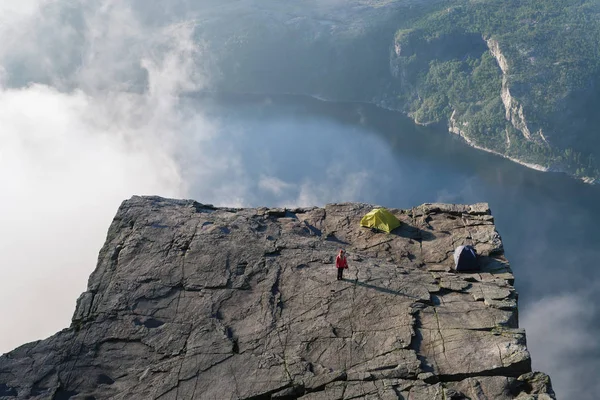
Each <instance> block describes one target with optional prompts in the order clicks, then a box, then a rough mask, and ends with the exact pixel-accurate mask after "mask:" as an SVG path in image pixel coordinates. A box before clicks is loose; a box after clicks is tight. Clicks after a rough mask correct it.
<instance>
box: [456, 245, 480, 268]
mask: <svg viewBox="0 0 600 400" xmlns="http://www.w3.org/2000/svg"><path fill="white" fill-rule="evenodd" d="M454 269H455V270H457V271H459V272H461V271H477V270H479V263H478V262H477V252H476V251H475V249H474V248H473V246H469V245H467V246H458V247H457V248H456V250H454Z"/></svg>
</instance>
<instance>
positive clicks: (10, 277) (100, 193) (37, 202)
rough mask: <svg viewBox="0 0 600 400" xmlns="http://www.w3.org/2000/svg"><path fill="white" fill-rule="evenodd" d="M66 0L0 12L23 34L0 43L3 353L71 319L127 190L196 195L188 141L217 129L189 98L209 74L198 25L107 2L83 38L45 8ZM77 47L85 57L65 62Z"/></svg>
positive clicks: (0, 6) (89, 14) (90, 17)
mask: <svg viewBox="0 0 600 400" xmlns="http://www.w3.org/2000/svg"><path fill="white" fill-rule="evenodd" d="M58 3H60V2H54V4H50V3H47V2H44V1H39V2H34V1H28V2H24V3H23V4H22V7H20V8H17V7H13V8H11V9H10V10H9V11H10V12H11V13H10V14H8V13H5V14H2V13H1V12H0V15H3V17H0V18H1V22H5V21H6V19H7V18H8V19H10V18H12V19H10V21H9V22H11V23H10V24H6V25H2V23H0V26H3V28H2V33H5V32H7V31H10V33H11V34H13V35H14V36H12V37H16V38H19V40H22V43H20V46H19V43H17V42H16V41H14V40H13V41H7V42H3V43H2V44H0V70H1V71H3V74H1V75H2V79H0V84H1V85H0V127H2V128H1V129H0V182H1V183H2V193H3V194H2V196H1V197H0V221H2V224H0V313H1V314H2V315H3V316H4V321H5V324H6V325H9V326H11V329H5V330H3V331H2V334H1V336H0V352H3V351H7V350H10V349H12V348H13V347H16V346H17V345H20V344H23V343H25V342H27V341H31V340H34V339H39V338H42V337H44V336H48V335H50V334H53V333H54V332H56V331H58V330H60V329H62V328H64V327H65V326H67V325H68V323H69V319H70V317H71V314H72V312H73V309H74V305H75V299H76V298H77V297H78V295H79V294H80V293H81V292H82V291H83V290H85V283H86V281H87V277H88V276H89V274H90V272H91V271H92V269H93V268H94V266H95V263H96V258H97V254H98V250H99V248H100V246H101V245H102V243H103V241H104V237H105V234H106V230H107V228H108V225H109V223H110V221H111V219H112V216H113V215H114V213H115V211H116V209H117V207H118V205H119V204H120V202H121V201H122V200H123V199H125V198H128V197H130V196H131V195H133V194H159V195H163V196H172V197H186V195H187V193H188V192H189V182H188V181H187V180H186V179H185V178H184V174H185V173H186V168H189V167H190V164H191V162H192V161H190V160H189V157H190V156H191V154H192V150H191V149H190V150H188V148H194V146H201V145H202V143H203V142H204V141H207V140H209V139H210V138H211V137H212V135H214V132H215V128H214V126H213V125H212V124H211V123H210V122H209V121H207V120H206V119H205V118H204V117H203V116H202V114H201V113H200V112H198V110H195V109H192V108H190V107H187V106H186V104H185V102H184V101H182V98H181V94H184V93H185V92H186V91H191V90H196V89H198V88H201V87H202V86H203V85H204V83H205V80H206V78H205V76H204V75H203V74H202V69H201V68H200V67H199V64H198V60H199V59H200V58H201V56H202V51H201V48H200V47H199V46H198V45H197V44H195V43H194V41H193V38H192V35H193V26H192V25H190V24H185V23H182V24H177V25H171V26H165V27H159V28H157V29H155V30H154V31H153V34H149V30H148V29H146V28H144V27H143V26H141V24H139V23H138V22H137V21H136V19H135V15H134V14H133V13H132V12H131V10H130V9H128V8H127V7H126V6H125V5H123V4H122V3H117V2H112V1H104V2H101V3H99V4H98V7H97V8H94V9H87V10H86V11H85V16H84V24H83V26H85V31H84V32H81V35H82V36H83V37H85V38H86V41H85V43H84V44H83V46H81V43H79V42H78V41H73V40H72V39H73V37H72V36H71V34H70V32H71V30H72V29H74V28H73V27H70V26H63V25H61V22H64V21H63V20H62V19H61V18H63V17H64V15H63V14H64V13H61V12H56V10H50V9H49V8H48V7H50V6H53V7H59V5H60V4H58ZM8 4H9V3H8V2H6V3H5V2H3V3H0V10H2V11H6V10H7V9H8V6H7V5H8ZM10 4H13V2H11V3H10ZM74 4H77V3H74ZM64 5H65V7H66V6H68V4H67V3H65V4H64ZM11 7H12V6H11ZM63 11H64V10H63ZM7 15H8V17H7ZM59 17H60V18H59ZM45 36H48V37H45ZM3 37H6V36H4V35H3ZM42 37H45V38H44V40H40V38H42ZM53 40H55V41H53ZM49 42H52V43H53V46H54V47H52V48H48V47H46V44H47V43H49ZM61 46H62V47H63V48H62V49H61V48H60V47H61ZM78 47H80V50H81V54H80V55H81V58H80V59H79V60H69V62H64V60H63V58H62V54H63V53H69V54H70V53H71V52H72V50H73V48H78ZM38 57H39V60H40V62H39V63H37V61H38ZM15 63H16V64H15ZM36 63H37V64H36ZM24 64H26V65H38V64H39V65H41V67H39V68H38V67H36V68H34V69H35V70H34V71H33V70H26V71H25V75H26V78H27V81H28V82H30V83H27V84H26V85H22V84H21V81H22V80H23V76H22V74H21V70H20V69H18V68H14V66H15V65H17V66H18V65H24ZM73 64H77V66H76V68H72V67H73ZM39 65H38V66H39ZM132 70H133V72H134V73H135V74H133V75H132V73H131V72H132ZM32 71H33V72H32ZM19 74H21V75H19ZM35 82H38V83H35ZM140 82H141V83H145V85H141V86H140ZM205 163H206V165H210V164H211V163H210V160H206V161H205Z"/></svg>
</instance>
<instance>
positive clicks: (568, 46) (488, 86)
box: [392, 0, 600, 178]
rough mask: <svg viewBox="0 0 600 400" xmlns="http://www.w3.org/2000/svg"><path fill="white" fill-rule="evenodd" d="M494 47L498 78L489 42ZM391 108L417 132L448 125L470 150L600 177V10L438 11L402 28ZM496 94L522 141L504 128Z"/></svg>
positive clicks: (450, 7) (582, 1)
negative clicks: (517, 120)
mask: <svg viewBox="0 0 600 400" xmlns="http://www.w3.org/2000/svg"><path fill="white" fill-rule="evenodd" d="M489 40H492V41H494V42H496V43H498V45H499V48H500V51H501V54H502V56H503V57H504V58H505V60H506V63H507V68H506V69H507V70H506V74H505V76H503V72H502V70H501V68H500V66H499V64H498V61H497V60H496V58H495V57H494V56H493V55H492V53H491V52H490V48H489V46H488V43H487V41H489ZM395 45H396V46H395V49H394V51H393V54H392V63H393V69H394V75H395V78H396V79H395V81H396V82H395V86H394V90H395V96H396V99H397V101H398V103H397V107H398V108H400V109H402V110H403V111H405V112H407V113H409V114H410V115H411V116H412V117H413V118H414V119H415V121H417V122H418V123H422V124H429V123H445V122H448V121H450V119H451V118H453V120H454V121H455V125H456V126H458V127H459V128H460V130H461V131H462V132H463V134H464V135H465V136H466V137H468V138H469V140H471V141H473V142H474V143H476V144H477V145H480V146H484V147H486V148H489V149H491V150H494V151H496V152H499V153H501V154H505V155H507V156H511V157H516V158H519V159H521V160H523V161H525V162H530V163H535V164H539V165H542V166H545V167H547V168H549V169H551V170H560V171H565V172H568V173H570V174H573V175H576V176H578V177H582V178H583V177H592V178H596V177H599V175H600V174H599V168H598V164H597V162H596V158H597V157H598V156H600V154H598V153H600V132H599V128H598V126H600V116H599V114H600V113H598V112H597V111H596V110H598V109H600V2H598V1H587V0H579V1H577V0H561V1H558V0H545V1H534V0H526V1H517V0H508V1H507V0H483V1H448V2H445V3H437V5H436V6H435V8H434V9H430V10H427V12H424V13H423V14H421V15H420V16H415V17H412V18H408V19H406V20H403V21H400V27H399V29H398V31H397V33H396V38H395ZM503 79H504V80H505V82H504V85H505V87H506V88H507V89H508V90H509V92H510V95H511V98H512V101H513V104H516V105H517V108H518V106H522V112H523V116H524V120H525V121H526V125H527V127H528V130H529V132H530V134H531V135H530V136H531V137H530V138H529V139H528V138H526V137H525V135H524V134H523V133H522V131H521V130H519V129H517V127H515V124H513V123H511V122H510V121H508V120H507V117H506V109H505V105H504V104H503V101H502V99H501V96H500V94H501V91H502V86H503Z"/></svg>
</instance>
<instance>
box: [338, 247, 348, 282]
mask: <svg viewBox="0 0 600 400" xmlns="http://www.w3.org/2000/svg"><path fill="white" fill-rule="evenodd" d="M335 266H336V268H337V273H338V275H337V280H338V281H341V280H342V279H344V276H343V275H344V270H345V269H348V261H347V260H346V252H345V251H344V249H340V252H339V254H338V255H337V257H336V258H335Z"/></svg>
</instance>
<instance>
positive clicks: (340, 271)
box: [337, 268, 344, 281]
mask: <svg viewBox="0 0 600 400" xmlns="http://www.w3.org/2000/svg"><path fill="white" fill-rule="evenodd" d="M337 270H338V281H341V280H342V279H343V275H344V268H338V269H337Z"/></svg>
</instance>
